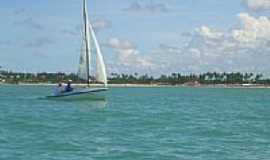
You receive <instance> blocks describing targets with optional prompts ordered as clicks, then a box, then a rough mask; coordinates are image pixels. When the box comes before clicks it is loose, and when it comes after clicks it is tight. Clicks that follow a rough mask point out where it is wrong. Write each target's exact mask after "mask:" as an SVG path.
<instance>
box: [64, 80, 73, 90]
mask: <svg viewBox="0 0 270 160" xmlns="http://www.w3.org/2000/svg"><path fill="white" fill-rule="evenodd" d="M72 91H73V88H72V87H71V82H70V81H69V82H68V83H67V85H66V87H65V92H72Z"/></svg>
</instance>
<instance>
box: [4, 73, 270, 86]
mask: <svg viewBox="0 0 270 160" xmlns="http://www.w3.org/2000/svg"><path fill="white" fill-rule="evenodd" d="M69 80H72V81H73V83H82V82H83V80H81V79H80V78H79V77H78V76H77V75H76V74H74V73H60V72H59V73H46V72H44V73H36V74H34V73H18V72H8V71H0V81H2V82H5V83H58V82H60V81H61V82H67V81H69ZM108 82H109V83H110V84H160V85H181V84H185V83H198V84H270V79H268V78H264V76H263V74H254V73H240V72H232V73H225V72H224V73H218V72H207V73H201V74H188V75H186V74H181V73H172V74H170V75H160V76H157V77H154V76H151V75H148V74H143V75H140V74H138V73H134V74H118V73H111V74H110V75H109V77H108Z"/></svg>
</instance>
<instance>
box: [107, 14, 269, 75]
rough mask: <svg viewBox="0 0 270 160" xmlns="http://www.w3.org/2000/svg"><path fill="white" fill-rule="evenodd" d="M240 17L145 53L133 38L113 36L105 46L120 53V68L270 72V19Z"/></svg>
mask: <svg viewBox="0 0 270 160" xmlns="http://www.w3.org/2000/svg"><path fill="white" fill-rule="evenodd" d="M238 18H239V24H238V25H237V26H235V27H234V28H233V29H230V30H228V31H220V30H218V29H215V28H211V27H208V26H201V27H199V28H197V29H194V31H193V32H192V33H189V34H185V38H187V42H186V44H185V45H184V46H183V43H182V44H174V45H171V44H169V45H168V44H161V45H160V46H159V47H157V48H155V49H153V50H152V51H149V52H148V53H147V54H142V53H141V52H140V51H139V50H138V48H137V47H136V46H135V45H134V44H133V43H131V42H130V41H127V40H121V39H118V38H112V39H110V40H109V42H108V43H107V44H106V45H107V46H109V47H110V48H113V49H114V50H115V51H116V52H117V60H116V63H118V62H119V64H120V65H118V68H121V67H122V68H125V69H128V71H129V72H140V71H142V72H147V71H150V73H151V74H168V73H172V72H180V73H201V72H209V71H210V72H214V71H216V72H238V71H239V72H263V73H270V72H269V71H270V64H269V60H270V30H268V29H269V28H270V19H269V18H267V17H263V16H261V17H252V16H250V15H249V14H247V13H241V14H239V15H238ZM179 46H181V47H179ZM149 68H150V69H149ZM138 70H139V71H138Z"/></svg>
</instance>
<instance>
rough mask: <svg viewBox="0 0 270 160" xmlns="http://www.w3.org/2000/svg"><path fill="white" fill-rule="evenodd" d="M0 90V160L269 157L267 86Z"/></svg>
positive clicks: (269, 94)
mask: <svg viewBox="0 0 270 160" xmlns="http://www.w3.org/2000/svg"><path fill="white" fill-rule="evenodd" d="M51 90H52V87H46V86H0V160H142V159H146V160H269V159H270V89H229V88H226V89H221V88H170V87H168V88H111V89H110V90H109V91H108V92H107V94H106V100H103V101H85V100H81V101H54V100H46V99H40V97H43V96H46V95H48V94H49V93H50V92H51Z"/></svg>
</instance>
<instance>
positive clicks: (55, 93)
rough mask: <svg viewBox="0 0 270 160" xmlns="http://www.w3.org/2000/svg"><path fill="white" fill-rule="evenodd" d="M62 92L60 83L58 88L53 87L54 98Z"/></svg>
mask: <svg viewBox="0 0 270 160" xmlns="http://www.w3.org/2000/svg"><path fill="white" fill-rule="evenodd" d="M63 91H64V88H63V85H62V83H58V86H57V87H55V89H54V95H55V96H58V95H60V94H61V93H63Z"/></svg>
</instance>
